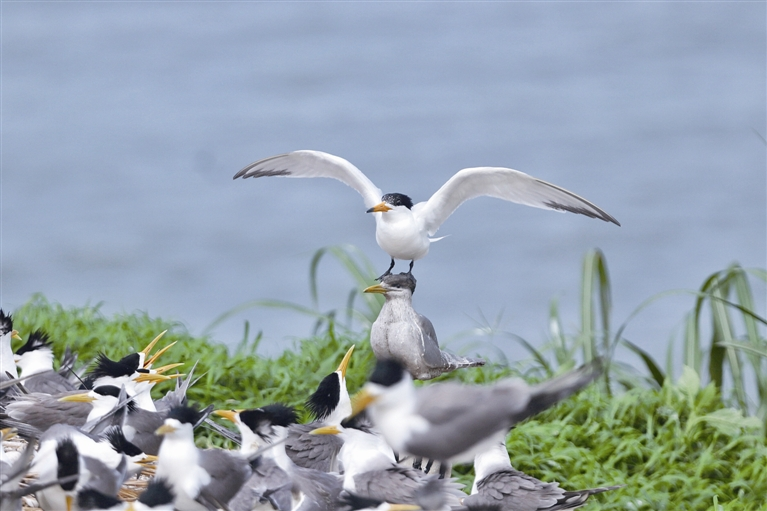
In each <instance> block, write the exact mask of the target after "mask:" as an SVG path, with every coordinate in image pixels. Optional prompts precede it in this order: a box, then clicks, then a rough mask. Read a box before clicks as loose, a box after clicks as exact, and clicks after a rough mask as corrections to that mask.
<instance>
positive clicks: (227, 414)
mask: <svg viewBox="0 0 767 511" xmlns="http://www.w3.org/2000/svg"><path fill="white" fill-rule="evenodd" d="M237 413H238V412H236V411H234V410H214V411H213V415H218V416H219V417H223V418H224V419H226V420H228V421H230V422H234V423H235V424H236V423H237Z"/></svg>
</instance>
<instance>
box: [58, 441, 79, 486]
mask: <svg viewBox="0 0 767 511" xmlns="http://www.w3.org/2000/svg"><path fill="white" fill-rule="evenodd" d="M56 458H57V459H58V467H57V469H56V477H57V478H58V479H64V478H65V477H69V476H73V475H78V474H79V473H80V455H79V453H78V452H77V447H75V443H74V442H73V441H72V439H71V438H68V437H67V438H65V439H63V440H61V441H60V442H59V443H58V445H57V446H56ZM77 479H79V478H77ZM77 479H75V480H73V481H70V482H68V483H64V484H62V485H61V488H62V489H63V490H64V491H72V490H73V489H74V488H75V485H76V484H77Z"/></svg>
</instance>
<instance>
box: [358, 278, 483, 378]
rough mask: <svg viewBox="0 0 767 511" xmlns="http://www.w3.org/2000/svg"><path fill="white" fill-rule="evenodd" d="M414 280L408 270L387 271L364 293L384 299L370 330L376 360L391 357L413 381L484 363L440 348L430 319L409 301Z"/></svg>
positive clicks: (413, 290)
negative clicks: (405, 271) (417, 310)
mask: <svg viewBox="0 0 767 511" xmlns="http://www.w3.org/2000/svg"><path fill="white" fill-rule="evenodd" d="M415 287H416V280H415V277H413V275H412V274H410V273H400V274H396V275H395V274H389V275H386V276H384V277H382V278H381V283H380V284H376V285H374V286H370V287H368V288H367V289H365V291H364V292H365V293H378V294H383V295H384V297H385V298H386V302H385V303H384V305H383V307H382V308H381V312H380V313H379V315H378V318H377V319H376V320H375V322H374V323H373V327H372V328H371V330H370V346H371V347H372V348H373V353H374V354H375V356H376V358H377V359H379V360H382V359H392V360H396V361H397V362H399V363H400V364H402V365H404V366H405V368H406V369H407V371H408V372H409V373H410V375H411V376H412V377H413V378H415V379H416V380H429V379H431V378H436V377H437V376H439V375H441V374H443V373H447V372H450V371H454V370H456V369H460V368H466V367H476V366H481V365H484V364H485V361H484V360H478V359H471V358H465V357H460V356H458V355H454V354H452V353H450V352H447V351H443V350H441V349H440V347H439V341H438V340H437V332H436V331H435V330H434V325H432V323H431V321H429V319H428V318H427V317H426V316H424V315H422V314H419V313H418V312H416V310H415V309H414V308H413V304H412V296H413V293H415Z"/></svg>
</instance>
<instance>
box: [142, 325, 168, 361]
mask: <svg viewBox="0 0 767 511" xmlns="http://www.w3.org/2000/svg"><path fill="white" fill-rule="evenodd" d="M166 332H167V330H165V331H164V332H160V334H159V335H158V336H157V337H155V338H154V339H152V342H150V343H149V344H147V346H146V348H144V349H143V350H141V351H139V353H142V354H143V355H144V359H145V360H146V357H148V356H149V352H150V351H152V350H153V349H154V345H155V344H157V341H159V340H160V339H162V336H163V335H165V333H166ZM146 365H147V364H144V367H146Z"/></svg>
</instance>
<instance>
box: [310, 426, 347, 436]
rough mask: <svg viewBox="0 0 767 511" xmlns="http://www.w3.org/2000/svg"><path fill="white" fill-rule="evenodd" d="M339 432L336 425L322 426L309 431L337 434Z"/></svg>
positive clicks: (318, 433)
mask: <svg viewBox="0 0 767 511" xmlns="http://www.w3.org/2000/svg"><path fill="white" fill-rule="evenodd" d="M340 433H341V430H339V429H338V426H323V427H321V428H317V429H313V430H311V431H310V432H309V434H310V435H339V434H340Z"/></svg>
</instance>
